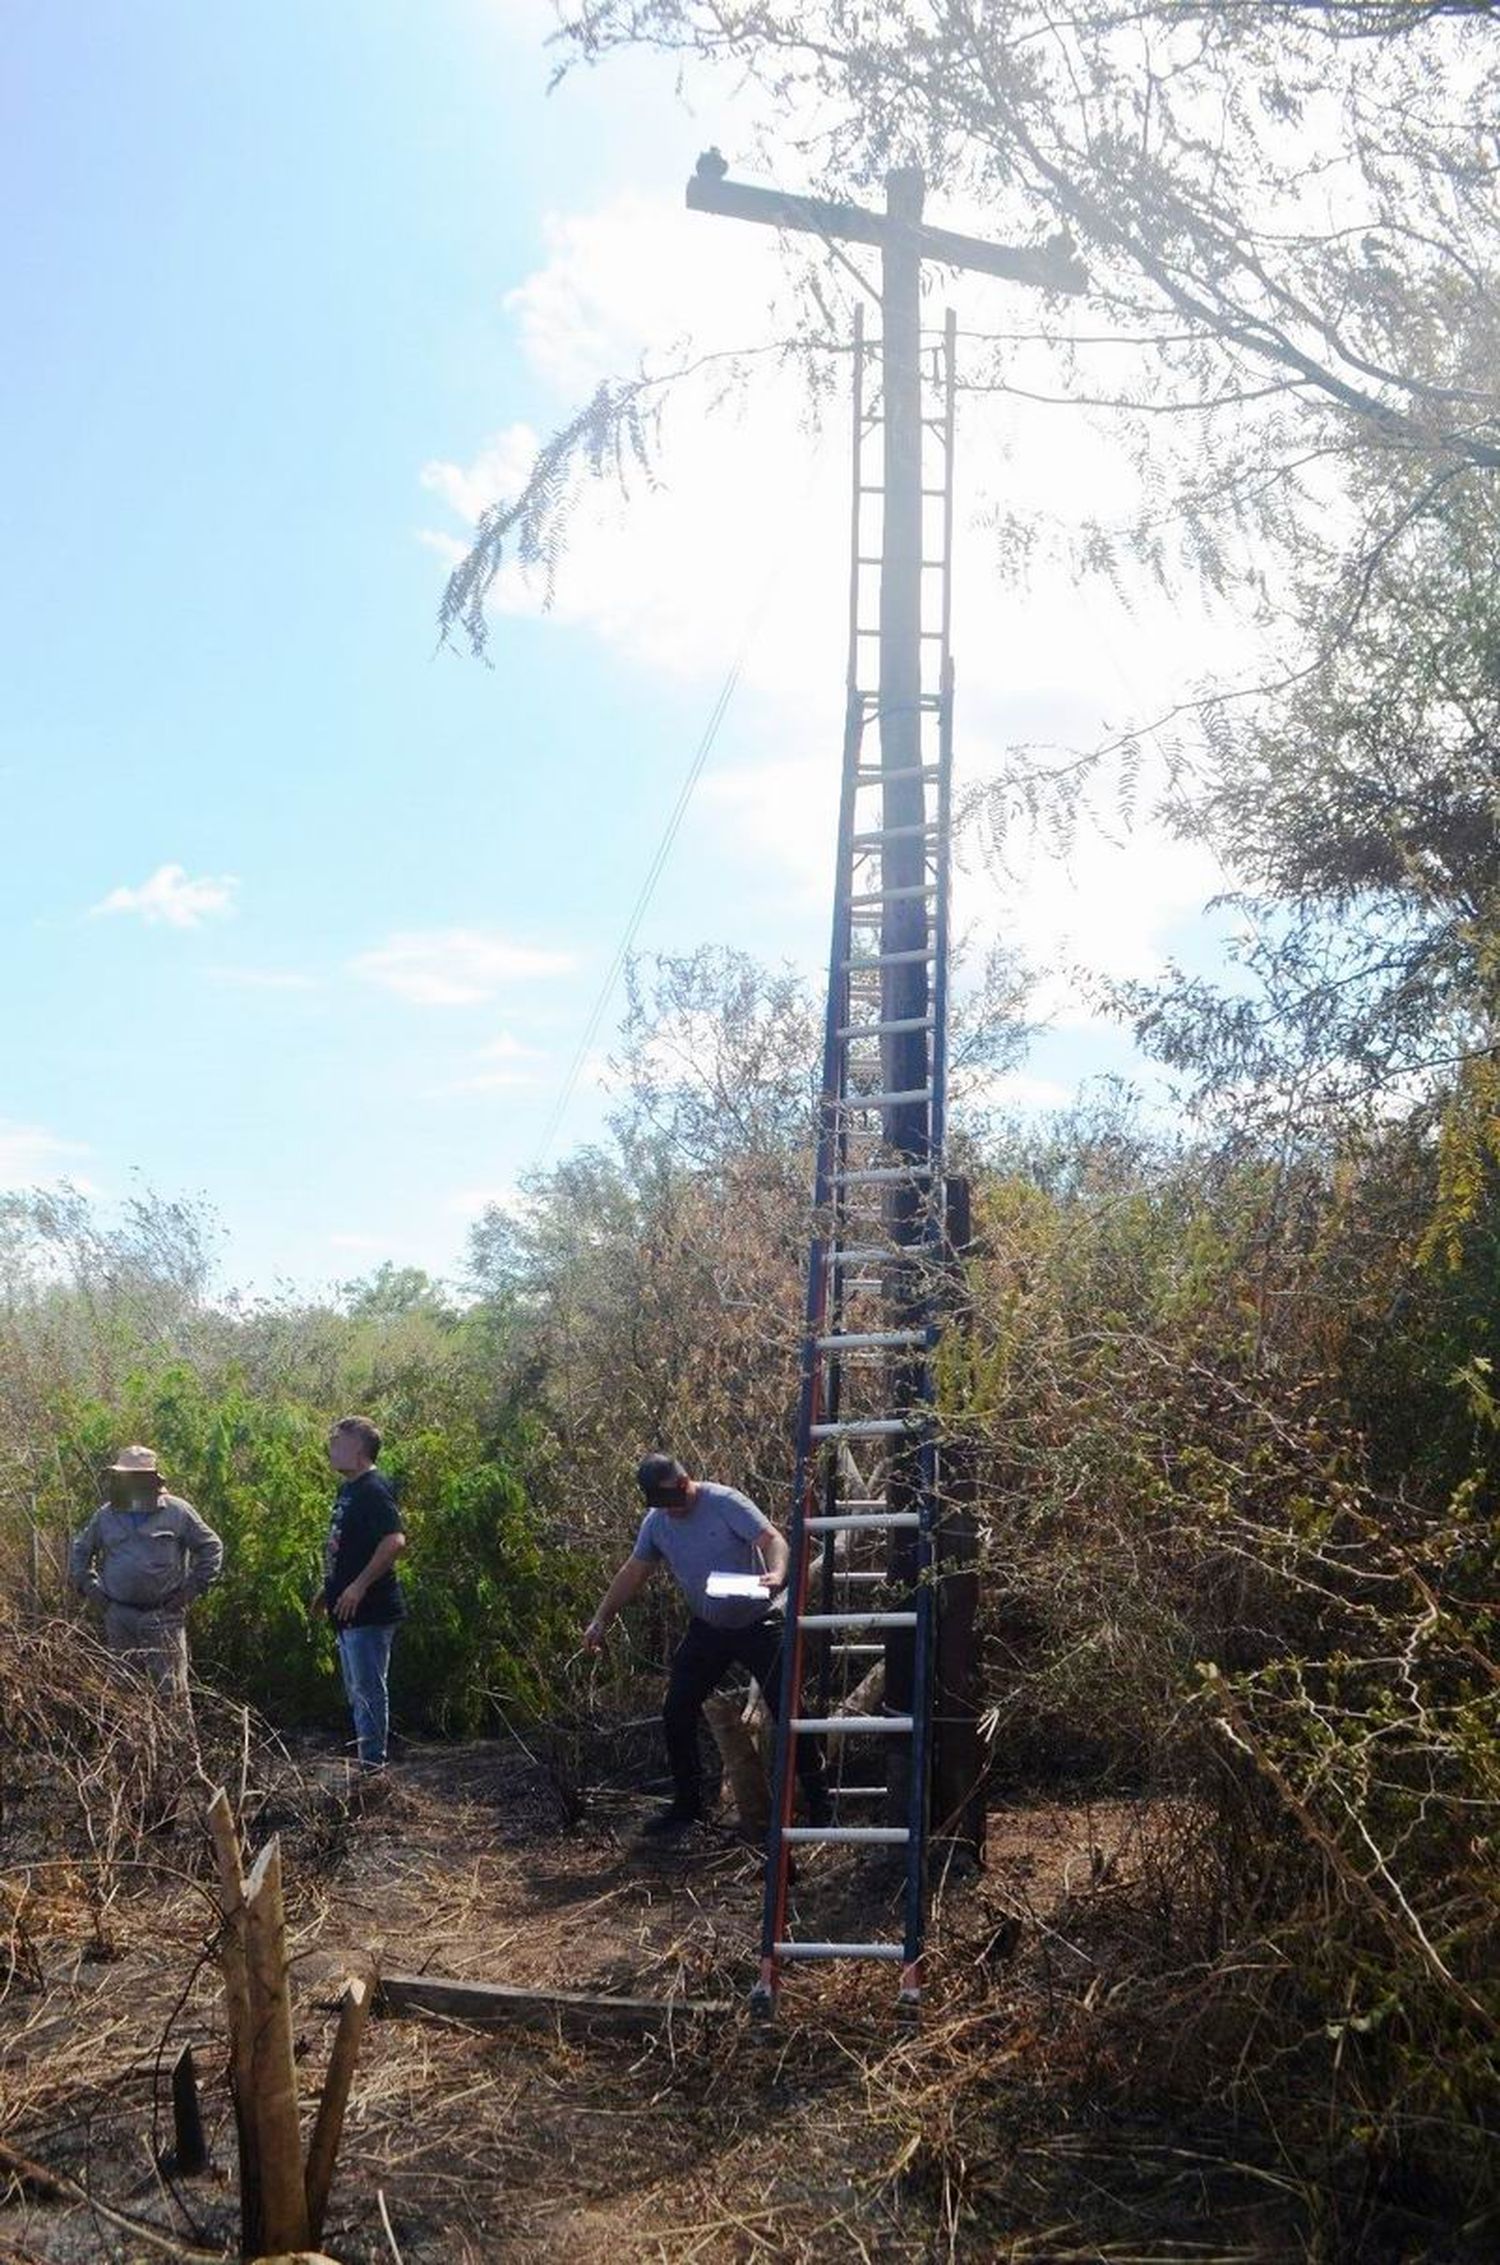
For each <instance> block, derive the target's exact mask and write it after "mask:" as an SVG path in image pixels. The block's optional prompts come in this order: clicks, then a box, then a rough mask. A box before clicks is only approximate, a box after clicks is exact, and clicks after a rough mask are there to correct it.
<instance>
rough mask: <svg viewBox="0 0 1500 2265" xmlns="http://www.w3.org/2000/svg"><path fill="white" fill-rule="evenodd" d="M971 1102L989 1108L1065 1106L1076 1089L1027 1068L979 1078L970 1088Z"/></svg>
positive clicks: (1037, 1108)
mask: <svg viewBox="0 0 1500 2265" xmlns="http://www.w3.org/2000/svg"><path fill="white" fill-rule="evenodd" d="M967 1098H968V1100H969V1103H970V1105H971V1106H972V1105H973V1104H974V1103H976V1102H977V1103H978V1104H980V1105H981V1106H982V1107H984V1108H988V1109H1019V1110H1027V1111H1030V1110H1037V1111H1041V1110H1046V1109H1062V1108H1065V1107H1066V1106H1067V1104H1068V1103H1069V1102H1070V1101H1071V1100H1072V1098H1073V1092H1072V1088H1071V1087H1069V1086H1066V1085H1061V1084H1059V1083H1058V1081H1057V1079H1056V1078H1050V1077H1033V1076H1032V1075H1031V1074H1030V1072H1029V1071H1026V1070H1004V1071H1002V1072H1001V1073H1000V1075H999V1076H998V1077H993V1078H983V1079H977V1080H976V1081H975V1082H974V1083H973V1084H972V1085H970V1086H969V1087H968V1088H967Z"/></svg>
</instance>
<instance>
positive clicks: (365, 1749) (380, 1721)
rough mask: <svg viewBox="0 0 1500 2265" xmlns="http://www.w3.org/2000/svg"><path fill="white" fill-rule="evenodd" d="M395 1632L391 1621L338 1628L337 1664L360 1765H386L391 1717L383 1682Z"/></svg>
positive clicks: (377, 1766)
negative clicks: (375, 1625)
mask: <svg viewBox="0 0 1500 2265" xmlns="http://www.w3.org/2000/svg"><path fill="white" fill-rule="evenodd" d="M395 1634H396V1628H395V1623H394V1622H393V1621H387V1622H386V1623H385V1624H384V1625H383V1626H381V1627H372V1628H341V1629H340V1630H339V1666H340V1667H341V1668H342V1669H343V1674H344V1689H345V1691H346V1693H347V1694H348V1699H349V1710H350V1712H351V1714H352V1715H353V1716H354V1735H355V1738H356V1739H357V1740H358V1742H359V1766H360V1768H361V1769H367V1770H378V1769H383V1768H384V1767H385V1741H386V1733H387V1731H388V1730H389V1728H390V1720H391V1707H390V1697H389V1693H388V1691H387V1689H386V1684H387V1679H388V1677H389V1675H390V1671H391V1643H392V1640H393V1639H394V1637H395Z"/></svg>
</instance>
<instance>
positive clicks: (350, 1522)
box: [323, 1471, 406, 1628]
mask: <svg viewBox="0 0 1500 2265" xmlns="http://www.w3.org/2000/svg"><path fill="white" fill-rule="evenodd" d="M404 1530H405V1529H404V1528H403V1526H402V1523H401V1513H400V1511H399V1510H398V1509H397V1508H396V1497H395V1495H394V1494H393V1493H392V1492H391V1482H390V1480H389V1479H388V1478H387V1477H386V1475H385V1473H384V1472H383V1471H361V1472H360V1475H359V1477H358V1478H357V1479H345V1481H344V1483H343V1485H342V1486H341V1487H340V1488H339V1491H338V1493H337V1495H336V1496H335V1498H334V1504H333V1517H332V1519H331V1520H330V1522H329V1527H328V1544H327V1547H326V1549H325V1551H324V1554H323V1572H324V1579H323V1597H324V1601H325V1602H326V1604H327V1606H328V1609H329V1611H330V1612H332V1610H333V1608H334V1605H335V1604H336V1603H337V1601H338V1599H339V1598H340V1597H341V1596H342V1595H343V1593H344V1591H345V1589H347V1588H348V1586H349V1583H350V1582H351V1581H357V1580H358V1578H359V1576H360V1574H361V1573H362V1572H363V1571H364V1569H365V1567H366V1566H367V1565H368V1564H369V1562H370V1559H371V1558H372V1557H373V1556H374V1555H375V1551H376V1549H377V1548H378V1546H379V1545H380V1543H381V1542H382V1541H384V1539H385V1537H386V1535H387V1534H399V1533H402V1532H404ZM405 1618H406V1602H405V1599H404V1598H403V1597H402V1594H401V1583H400V1582H399V1581H398V1580H397V1578H396V1568H395V1566H394V1565H392V1566H391V1567H390V1568H389V1570H388V1571H386V1572H384V1573H382V1574H381V1576H380V1579H379V1580H378V1581H373V1582H372V1583H371V1585H370V1587H369V1588H368V1589H367V1590H366V1591H365V1594H364V1596H363V1597H362V1598H361V1599H360V1605H359V1610H358V1611H357V1612H356V1613H355V1615H354V1618H353V1619H352V1620H346V1621H344V1622H342V1623H341V1625H342V1626H343V1627H345V1628H379V1627H384V1626H385V1625H386V1624H387V1623H388V1622H389V1621H392V1620H404V1619H405Z"/></svg>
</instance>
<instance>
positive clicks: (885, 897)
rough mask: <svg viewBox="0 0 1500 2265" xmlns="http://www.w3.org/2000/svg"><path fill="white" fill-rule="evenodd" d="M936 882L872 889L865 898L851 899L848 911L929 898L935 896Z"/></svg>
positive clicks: (906, 883) (913, 882)
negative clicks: (913, 898)
mask: <svg viewBox="0 0 1500 2265" xmlns="http://www.w3.org/2000/svg"><path fill="white" fill-rule="evenodd" d="M937 888H938V884H937V882H936V881H903V882H902V884H901V886H900V887H899V888H897V889H872V890H871V891H870V892H869V893H868V894H867V895H865V896H858V897H851V898H850V899H849V910H850V911H851V912H860V911H863V910H864V909H865V907H866V906H874V905H878V904H899V903H901V902H902V901H903V899H905V898H907V897H930V896H935V895H936V894H937Z"/></svg>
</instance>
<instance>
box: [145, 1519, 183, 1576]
mask: <svg viewBox="0 0 1500 2265" xmlns="http://www.w3.org/2000/svg"><path fill="white" fill-rule="evenodd" d="M140 1556H141V1563H142V1565H143V1566H144V1568H145V1570H146V1571H147V1572H148V1573H150V1574H151V1576H152V1578H153V1579H156V1580H159V1581H160V1582H161V1584H162V1587H163V1588H170V1587H171V1586H173V1584H175V1583H176V1582H178V1581H180V1580H181V1579H182V1539H181V1536H180V1535H179V1534H178V1532H177V1529H176V1528H175V1526H150V1527H148V1528H147V1530H146V1532H145V1533H144V1534H142V1535H141V1537H140Z"/></svg>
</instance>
